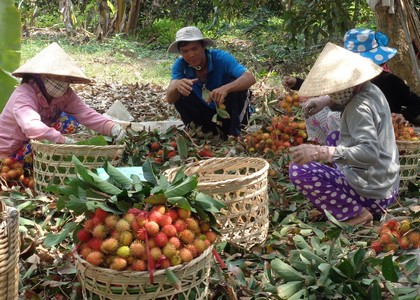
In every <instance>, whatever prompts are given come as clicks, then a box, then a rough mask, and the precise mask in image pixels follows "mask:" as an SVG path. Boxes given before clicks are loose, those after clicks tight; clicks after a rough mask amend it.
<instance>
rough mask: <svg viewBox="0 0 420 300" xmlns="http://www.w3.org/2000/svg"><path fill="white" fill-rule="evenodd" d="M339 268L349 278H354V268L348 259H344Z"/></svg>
mask: <svg viewBox="0 0 420 300" xmlns="http://www.w3.org/2000/svg"><path fill="white" fill-rule="evenodd" d="M337 268H338V269H339V270H340V271H341V272H343V274H345V275H346V276H347V277H349V278H353V277H354V268H353V266H352V264H351V262H350V260H348V259H344V260H343V261H342V262H341V263H340V264H339V265H338V266H337Z"/></svg>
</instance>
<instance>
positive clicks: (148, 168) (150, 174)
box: [142, 158, 158, 185]
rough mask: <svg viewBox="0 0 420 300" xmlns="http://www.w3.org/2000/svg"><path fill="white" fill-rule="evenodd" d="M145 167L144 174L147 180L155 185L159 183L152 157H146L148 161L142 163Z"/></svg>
mask: <svg viewBox="0 0 420 300" xmlns="http://www.w3.org/2000/svg"><path fill="white" fill-rule="evenodd" d="M142 168H143V176H144V178H145V179H146V181H147V182H150V183H151V184H153V185H157V183H158V180H157V178H156V175H155V172H154V171H153V165H152V161H151V160H150V158H148V159H146V161H145V162H144V163H143V165H142Z"/></svg>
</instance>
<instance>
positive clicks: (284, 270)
mask: <svg viewBox="0 0 420 300" xmlns="http://www.w3.org/2000/svg"><path fill="white" fill-rule="evenodd" d="M271 268H272V269H273V271H274V272H275V273H276V274H277V275H278V276H279V277H280V278H282V279H284V280H285V281H297V280H304V278H305V276H304V275H303V274H302V273H300V272H298V271H296V270H295V269H294V268H293V267H291V266H289V265H288V264H287V263H285V262H283V261H282V260H281V259H279V258H275V259H273V260H272V261H271ZM293 294H294V293H293Z"/></svg>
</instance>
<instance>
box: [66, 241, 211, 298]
mask: <svg viewBox="0 0 420 300" xmlns="http://www.w3.org/2000/svg"><path fill="white" fill-rule="evenodd" d="M212 249H213V246H210V247H209V248H207V249H206V250H205V251H204V252H203V253H202V254H201V255H200V256H198V257H197V258H195V259H193V260H192V261H190V262H189V263H187V264H182V265H178V266H175V267H171V270H172V271H173V272H174V273H175V274H176V276H177V277H178V279H179V280H180V281H181V288H180V289H179V290H178V289H175V288H174V286H172V285H171V284H170V283H168V280H167V277H166V275H165V270H157V271H155V272H154V284H150V277H149V272H134V271H115V270H112V269H107V268H101V267H95V266H93V265H91V264H90V263H88V262H87V261H85V260H84V259H83V258H81V257H80V256H79V255H78V254H77V253H75V254H74V257H75V265H76V269H77V276H78V278H79V282H80V283H81V285H82V292H83V298H84V299H93V298H95V299H101V300H105V299H124V300H134V299H136V300H149V299H159V300H171V299H179V297H181V298H182V296H184V297H185V299H190V298H189V297H192V296H193V295H195V296H194V299H202V300H204V299H207V295H208V284H209V277H210V268H211V264H212V262H213V255H212Z"/></svg>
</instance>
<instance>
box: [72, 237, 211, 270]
mask: <svg viewBox="0 0 420 300" xmlns="http://www.w3.org/2000/svg"><path fill="white" fill-rule="evenodd" d="M212 251H213V244H212V245H210V246H209V247H208V248H207V249H206V250H205V251H204V252H203V253H201V254H200V255H199V256H197V257H196V258H194V259H193V260H192V261H190V262H188V263H187V264H185V263H184V264H181V265H177V266H171V267H169V268H168V269H170V270H172V271H174V272H175V271H182V270H185V269H187V268H189V267H190V266H193V265H194V264H196V263H197V262H199V261H202V260H203V259H205V258H206V257H207V256H208V255H209V254H210V252H212ZM73 256H74V257H75V258H76V259H77V260H78V261H80V262H81V263H83V265H85V266H87V267H89V268H90V269H93V270H95V271H98V272H103V273H108V274H111V275H118V274H129V275H132V276H143V275H147V276H149V274H150V273H149V271H131V270H124V271H117V270H113V269H110V268H104V267H97V266H94V265H92V264H91V263H89V262H87V261H86V260H84V259H83V258H82V257H81V256H80V255H79V253H77V251H76V250H75V251H73ZM76 269H77V267H76ZM165 272H166V269H157V270H155V271H154V272H153V276H158V275H165Z"/></svg>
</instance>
